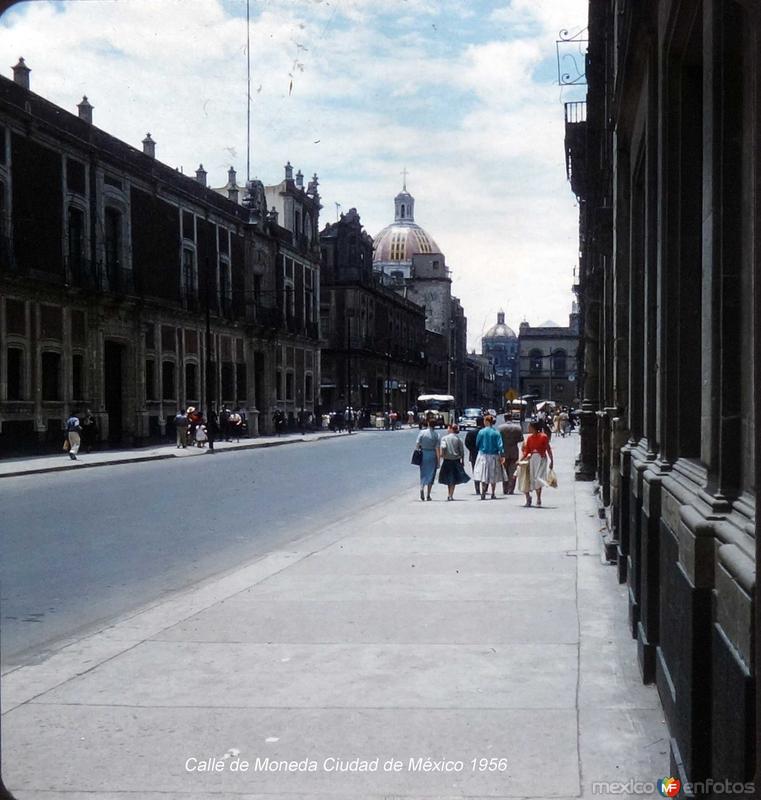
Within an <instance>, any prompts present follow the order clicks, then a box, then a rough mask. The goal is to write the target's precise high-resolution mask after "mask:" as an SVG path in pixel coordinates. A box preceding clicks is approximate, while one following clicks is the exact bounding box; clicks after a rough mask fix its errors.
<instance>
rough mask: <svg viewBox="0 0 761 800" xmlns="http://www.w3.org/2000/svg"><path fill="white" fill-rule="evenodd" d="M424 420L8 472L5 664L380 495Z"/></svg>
mask: <svg viewBox="0 0 761 800" xmlns="http://www.w3.org/2000/svg"><path fill="white" fill-rule="evenodd" d="M416 433H417V431H414V432H412V431H408V430H404V431H396V432H394V433H392V434H386V433H385V432H368V433H358V434H353V435H352V436H351V437H349V436H348V435H347V436H346V437H344V438H341V439H333V440H328V441H323V442H314V443H308V444H302V443H300V444H293V445H291V444H288V445H286V446H283V447H277V448H271V449H263V450H251V451H243V452H240V453H224V454H216V455H214V456H204V457H203V458H192V459H172V460H167V461H156V462H150V463H138V464H126V465H119V466H117V467H113V468H111V467H109V468H98V469H86V470H81V471H77V472H74V473H56V474H50V475H31V476H28V477H17V478H6V479H3V480H2V481H0V507H2V509H3V521H2V528H3V536H2V545H1V546H2V551H1V552H0V581H2V628H1V630H2V655H3V665H4V666H12V665H17V664H21V663H27V662H28V661H30V660H34V659H35V658H37V657H39V656H40V654H41V653H43V652H44V651H45V650H46V649H47V648H48V647H49V645H50V644H51V643H53V642H55V641H58V640H60V639H62V638H68V637H73V636H80V635H82V634H83V633H85V632H86V631H87V630H89V629H90V628H91V627H92V626H94V625H96V624H97V623H102V622H105V621H107V620H108V619H111V618H112V617H115V616H117V615H120V614H124V613H126V612H129V611H131V610H133V609H135V608H137V607H140V606H142V605H145V604H148V603H151V602H154V601H155V600H157V599H159V598H161V597H164V596H166V595H167V594H170V593H171V592H174V591H176V590H178V589H182V588H184V587H186V586H187V585H188V584H190V583H195V582H197V581H199V580H202V579H204V578H207V577H209V576H211V575H215V574H217V573H219V572H223V571H225V570H229V569H233V568H235V567H238V566H240V565H242V564H245V563H247V562H249V561H251V560H253V559H256V558H258V557H260V556H261V555H263V554H265V553H267V552H269V551H270V550H271V549H273V548H275V547H282V546H283V545H285V544H287V543H288V542H289V541H291V540H293V539H296V538H299V537H301V536H304V535H305V534H308V533H309V532H311V531H314V530H318V529H319V528H321V527H324V526H325V525H327V524H329V523H330V522H332V521H335V520H338V519H340V518H341V517H343V516H345V515H347V514H353V513H356V512H357V510H358V509H363V508H366V507H367V506H370V505H373V504H375V503H382V502H383V500H384V499H385V498H388V497H391V496H392V495H394V494H396V493H398V492H399V490H400V489H402V488H404V487H405V486H407V485H410V486H412V484H413V483H414V481H415V475H416V470H415V468H413V467H411V466H409V453H408V451H411V450H412V447H413V442H414V436H415V434H416ZM82 458H83V459H86V458H87V456H82Z"/></svg>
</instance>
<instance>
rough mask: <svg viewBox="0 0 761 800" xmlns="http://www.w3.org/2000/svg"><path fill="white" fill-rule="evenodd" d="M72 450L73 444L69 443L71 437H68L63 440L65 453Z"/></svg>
mask: <svg viewBox="0 0 761 800" xmlns="http://www.w3.org/2000/svg"><path fill="white" fill-rule="evenodd" d="M70 448H71V443H70V442H69V437H68V436H67V437H66V438H65V439H64V440H63V452H64V453H68V452H69V449H70Z"/></svg>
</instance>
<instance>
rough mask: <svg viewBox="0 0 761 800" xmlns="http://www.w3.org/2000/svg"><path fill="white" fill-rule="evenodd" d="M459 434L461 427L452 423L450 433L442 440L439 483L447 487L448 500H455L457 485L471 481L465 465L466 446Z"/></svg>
mask: <svg viewBox="0 0 761 800" xmlns="http://www.w3.org/2000/svg"><path fill="white" fill-rule="evenodd" d="M459 432H460V428H459V426H458V425H456V424H454V423H452V424H451V425H450V426H449V433H448V434H447V435H446V436H445V437H444V438H443V439H442V440H441V459H442V460H441V470H440V471H439V483H443V484H444V485H445V486H446V487H447V500H454V490H455V486H457V484H459V483H467V482H468V481H469V480H470V477H469V476H468V474H467V473H466V472H465V467H464V465H463V462H464V461H465V445H464V444H463V443H462V439H461V438H460V437H459V436H458V434H459Z"/></svg>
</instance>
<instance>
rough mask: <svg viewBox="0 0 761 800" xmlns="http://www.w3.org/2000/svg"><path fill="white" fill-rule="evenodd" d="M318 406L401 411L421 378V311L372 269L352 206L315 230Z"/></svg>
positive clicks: (423, 342)
mask: <svg viewBox="0 0 761 800" xmlns="http://www.w3.org/2000/svg"><path fill="white" fill-rule="evenodd" d="M320 246H321V248H322V288H321V298H322V299H321V322H322V324H321V329H322V335H323V337H324V349H323V351H322V386H321V405H322V407H323V408H324V409H325V410H342V409H343V408H345V407H346V406H348V405H350V406H352V407H353V408H355V409H366V410H368V411H382V410H387V409H394V410H396V411H398V412H400V413H404V412H406V411H407V410H408V409H410V408H412V406H413V405H414V404H415V400H416V398H417V396H418V394H419V392H420V391H421V390H422V388H423V385H424V383H425V380H426V361H425V358H426V330H425V312H424V310H423V308H421V307H420V306H418V305H416V304H415V303H413V302H411V301H409V300H406V299H405V298H403V297H401V296H400V295H399V294H398V293H397V292H395V291H393V289H391V288H389V287H388V286H386V285H384V283H383V282H382V280H380V278H379V277H378V276H376V274H375V273H374V271H373V240H372V238H371V237H370V236H369V235H368V234H367V233H366V232H365V230H364V229H363V228H362V223H361V220H360V217H359V214H357V210H356V209H354V208H352V209H351V210H350V211H349V212H348V213H347V214H342V215H341V218H340V219H339V220H338V221H337V222H334V223H331V224H328V225H326V226H325V228H324V229H323V231H322V232H321V234H320Z"/></svg>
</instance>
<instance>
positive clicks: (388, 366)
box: [386, 339, 391, 421]
mask: <svg viewBox="0 0 761 800" xmlns="http://www.w3.org/2000/svg"><path fill="white" fill-rule="evenodd" d="M386 411H387V412H388V415H389V421H390V420H391V340H390V339H389V341H388V343H387V346H386Z"/></svg>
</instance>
